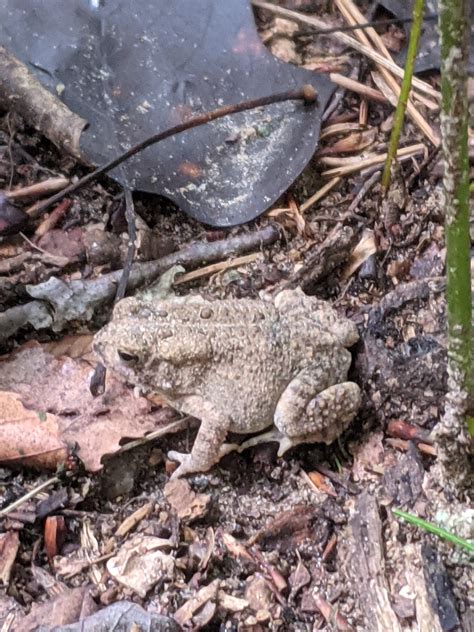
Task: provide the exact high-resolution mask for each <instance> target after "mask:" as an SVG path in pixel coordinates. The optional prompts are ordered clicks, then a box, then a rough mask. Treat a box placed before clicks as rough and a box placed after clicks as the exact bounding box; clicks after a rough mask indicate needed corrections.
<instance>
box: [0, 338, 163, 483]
mask: <svg viewBox="0 0 474 632" xmlns="http://www.w3.org/2000/svg"><path fill="white" fill-rule="evenodd" d="M92 374H93V366H92V365H91V364H90V363H89V362H87V361H85V360H84V359H72V358H67V357H64V356H62V357H58V358H56V357H54V355H52V354H51V353H49V352H48V351H46V349H45V348H43V347H41V346H40V345H38V344H36V343H34V344H31V345H25V346H24V347H22V348H21V349H20V350H18V351H17V352H16V353H14V354H12V355H11V356H9V357H7V358H4V359H3V361H2V362H0V392H1V391H5V392H4V393H2V394H1V397H0V461H1V462H10V461H11V460H18V459H21V462H22V463H23V464H27V465H29V466H33V465H34V466H38V467H45V468H48V469H55V468H56V466H57V465H58V463H60V462H63V461H64V459H65V458H66V455H67V446H70V445H77V446H79V450H78V456H79V458H80V459H81V460H82V462H83V463H84V465H85V467H86V469H88V470H89V471H97V470H100V469H101V468H102V463H101V459H102V457H103V456H104V455H106V454H113V453H115V452H116V451H117V450H118V449H119V448H120V445H121V442H122V440H123V439H125V438H141V437H143V436H144V435H145V434H147V433H148V432H151V431H153V430H157V429H159V428H162V427H163V426H165V425H166V423H167V422H168V421H169V420H170V418H171V417H172V416H174V413H173V412H172V411H170V409H165V408H158V409H157V408H156V404H152V402H151V401H149V400H148V399H146V398H144V397H134V395H133V392H132V391H131V390H130V389H128V388H126V387H125V385H124V384H122V382H120V381H119V380H117V379H115V378H114V376H113V375H112V374H110V373H109V374H108V376H107V389H106V391H105V393H104V395H102V396H101V397H96V398H94V397H93V396H92V394H91V392H90V389H89V383H90V379H91V376H92Z"/></svg>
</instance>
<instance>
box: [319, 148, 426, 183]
mask: <svg viewBox="0 0 474 632" xmlns="http://www.w3.org/2000/svg"><path fill="white" fill-rule="evenodd" d="M425 150H426V147H425V145H423V143H417V144H416V145H410V146H409V147H403V148H402V149H399V150H398V151H397V158H398V159H399V160H400V161H403V160H408V159H409V158H412V157H413V156H415V155H416V154H419V153H421V152H422V151H423V152H424V151H425ZM386 158H387V153H384V154H380V155H379V156H371V157H370V158H366V159H365V160H360V161H359V162H354V163H353V164H349V165H344V166H343V167H336V168H335V169H328V171H323V173H322V174H321V175H322V176H324V177H326V178H329V177H335V176H345V175H347V174H348V173H354V172H356V171H361V170H362V169H365V168H366V167H371V166H372V165H378V164H382V163H383V162H384V161H385V159H386Z"/></svg>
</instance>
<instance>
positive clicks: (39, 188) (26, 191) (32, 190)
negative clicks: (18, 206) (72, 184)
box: [5, 176, 69, 200]
mask: <svg viewBox="0 0 474 632" xmlns="http://www.w3.org/2000/svg"><path fill="white" fill-rule="evenodd" d="M68 184H69V179H68V178H64V177H63V176H59V177H57V178H48V179H47V180H43V181H42V182H35V184H30V185H29V186H27V187H22V188H21V189H14V190H13V191H5V197H7V198H9V199H10V200H17V199H21V198H26V197H40V196H42V195H49V194H51V193H54V192H55V191H60V190H61V189H64V187H67V185H68Z"/></svg>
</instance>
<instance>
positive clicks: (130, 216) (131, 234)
mask: <svg viewBox="0 0 474 632" xmlns="http://www.w3.org/2000/svg"><path fill="white" fill-rule="evenodd" d="M124 198H125V218H126V220H127V229H128V248H127V254H126V256H125V261H124V264H123V270H122V276H121V277H120V281H119V284H118V286H117V292H116V294H115V302H117V301H120V299H122V298H123V297H124V296H125V293H126V291H127V285H128V279H129V278H130V270H131V269H132V265H133V260H134V258H135V250H136V240H137V226H136V222H135V208H134V205H133V196H132V192H131V191H130V189H129V188H128V186H127V187H125V191H124Z"/></svg>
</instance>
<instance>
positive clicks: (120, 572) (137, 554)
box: [107, 535, 175, 599]
mask: <svg viewBox="0 0 474 632" xmlns="http://www.w3.org/2000/svg"><path fill="white" fill-rule="evenodd" d="M170 548H171V543H170V541H169V540H165V539H163V538H155V537H153V536H144V535H137V536H136V537H134V538H133V539H131V540H129V541H128V542H125V543H124V544H123V545H122V547H121V549H120V551H119V552H118V554H117V555H116V556H115V557H112V558H110V560H109V561H108V562H107V570H108V571H109V573H110V575H111V576H112V577H113V578H114V579H116V580H117V581H118V582H119V583H120V584H122V585H123V586H126V587H127V588H131V589H132V590H133V591H134V592H136V593H137V595H139V596H140V597H141V598H142V599H143V598H144V597H146V594H147V592H148V591H149V590H150V588H152V587H153V586H154V585H155V584H156V583H157V582H158V581H159V580H160V579H168V580H170V579H172V578H173V575H174V568H175V559H174V557H172V556H171V555H169V554H167V553H164V552H163V549H168V550H169V549H170Z"/></svg>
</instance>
